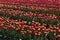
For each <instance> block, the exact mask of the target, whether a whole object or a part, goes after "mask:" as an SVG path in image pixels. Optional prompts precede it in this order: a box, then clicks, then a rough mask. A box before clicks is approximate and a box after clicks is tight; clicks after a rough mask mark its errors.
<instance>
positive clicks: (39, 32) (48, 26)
mask: <svg viewBox="0 0 60 40" xmlns="http://www.w3.org/2000/svg"><path fill="white" fill-rule="evenodd" d="M12 6H13V7H12ZM12 6H7V5H5V6H0V40H1V39H3V40H60V13H59V12H58V13H55V12H51V13H50V12H48V11H47V12H42V11H43V10H42V11H37V10H32V9H31V10H32V11H31V10H30V9H29V8H28V9H29V10H27V9H25V10H24V9H23V8H25V7H26V5H25V7H21V6H19V7H21V10H20V9H17V7H16V6H17V5H15V6H14V5H12ZM33 11H35V12H33Z"/></svg>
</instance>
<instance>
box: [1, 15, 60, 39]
mask: <svg viewBox="0 0 60 40" xmlns="http://www.w3.org/2000/svg"><path fill="white" fill-rule="evenodd" d="M14 25H15V26H14ZM46 26H47V24H44V23H43V24H42V25H41V24H40V23H39V22H34V21H32V22H27V21H23V20H22V21H20V20H9V19H8V18H4V17H2V16H0V28H3V29H4V30H8V29H13V30H15V31H19V33H20V34H22V35H26V34H28V35H31V36H32V35H33V36H37V37H38V38H40V37H42V34H43V35H45V36H47V35H49V33H53V35H54V36H53V38H54V39H55V37H56V38H60V36H59V33H60V26H58V27H56V26H55V25H49V27H48V28H47V27H46ZM57 33H58V34H57ZM55 34H57V36H56V35H55ZM50 35H51V34H50ZM42 38H44V37H42Z"/></svg>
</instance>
